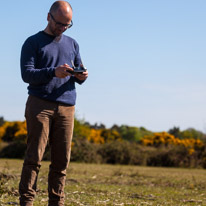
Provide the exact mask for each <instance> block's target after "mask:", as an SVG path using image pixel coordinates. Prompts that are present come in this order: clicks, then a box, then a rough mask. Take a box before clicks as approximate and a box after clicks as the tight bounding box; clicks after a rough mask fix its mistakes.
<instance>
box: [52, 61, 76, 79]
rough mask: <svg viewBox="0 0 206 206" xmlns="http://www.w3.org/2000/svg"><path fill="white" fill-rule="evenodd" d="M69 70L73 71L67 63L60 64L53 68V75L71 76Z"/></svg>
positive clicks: (60, 76)
mask: <svg viewBox="0 0 206 206" xmlns="http://www.w3.org/2000/svg"><path fill="white" fill-rule="evenodd" d="M69 71H74V70H73V69H72V68H71V67H70V66H69V65H68V64H64V65H60V66H59V67H56V69H55V75H56V77H59V78H65V77H67V76H71V75H72V74H71V73H69Z"/></svg>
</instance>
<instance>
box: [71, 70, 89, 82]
mask: <svg viewBox="0 0 206 206" xmlns="http://www.w3.org/2000/svg"><path fill="white" fill-rule="evenodd" d="M74 76H75V77H76V78H77V79H79V80H81V81H84V80H85V79H86V78H87V77H88V71H86V72H83V73H81V74H79V73H74Z"/></svg>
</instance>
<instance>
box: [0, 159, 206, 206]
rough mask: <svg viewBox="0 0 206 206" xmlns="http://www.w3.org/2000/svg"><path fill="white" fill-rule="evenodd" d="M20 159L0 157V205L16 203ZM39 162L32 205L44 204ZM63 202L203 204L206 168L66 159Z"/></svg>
mask: <svg viewBox="0 0 206 206" xmlns="http://www.w3.org/2000/svg"><path fill="white" fill-rule="evenodd" d="M22 163H23V161H22V160H10V159H0V205H2V206H3V205H12V204H13V205H15V203H18V183H19V179H20V173H21V167H22ZM48 166H49V162H43V163H42V167H41V170H40V174H39V178H38V192H37V196H36V199H35V202H34V206H46V205H47V200H48V199H47V174H48ZM65 194H66V200H65V205H74V206H77V205H112V206H113V205H116V206H118V205H119V206H120V205H124V206H128V205H143V206H146V205H154V206H161V205H166V206H184V205H206V170H203V169H179V168H158V167H156V168H154V167H138V166H121V165H98V164H82V163H70V165H69V168H68V174H67V182H66V187H65Z"/></svg>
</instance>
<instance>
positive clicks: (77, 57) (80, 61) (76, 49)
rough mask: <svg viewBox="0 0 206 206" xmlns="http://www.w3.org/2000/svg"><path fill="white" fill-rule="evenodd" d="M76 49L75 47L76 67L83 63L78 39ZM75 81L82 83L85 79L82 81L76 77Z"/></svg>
mask: <svg viewBox="0 0 206 206" xmlns="http://www.w3.org/2000/svg"><path fill="white" fill-rule="evenodd" d="M74 49H75V59H74V65H75V67H79V66H80V65H81V64H82V60H81V56H80V52H79V45H78V43H77V42H76V41H74ZM74 81H75V82H76V83H78V84H82V83H83V82H84V81H85V80H83V81H82V80H79V79H77V78H76V77H74Z"/></svg>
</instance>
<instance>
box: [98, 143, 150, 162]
mask: <svg viewBox="0 0 206 206" xmlns="http://www.w3.org/2000/svg"><path fill="white" fill-rule="evenodd" d="M142 148H143V147H142V146H139V145H138V144H136V143H130V142H127V141H115V142H111V143H106V144H103V145H101V147H100V148H99V150H98V154H100V155H101V157H102V160H103V163H109V164H135V165H145V163H146V156H147V154H146V151H144V150H143V149H142Z"/></svg>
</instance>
